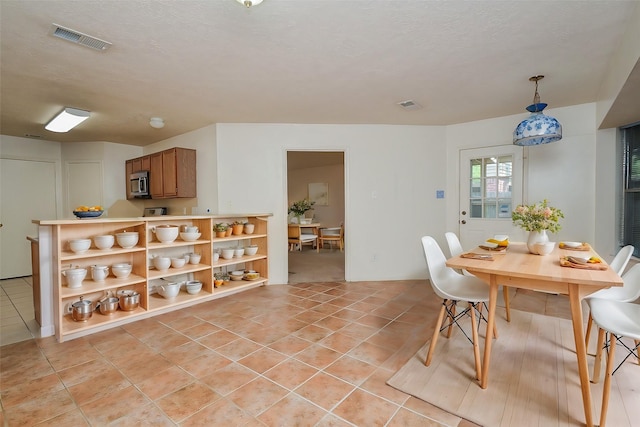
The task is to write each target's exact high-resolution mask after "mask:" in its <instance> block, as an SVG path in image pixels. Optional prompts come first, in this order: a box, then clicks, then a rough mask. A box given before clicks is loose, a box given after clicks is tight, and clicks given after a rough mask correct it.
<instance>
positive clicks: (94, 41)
mask: <svg viewBox="0 0 640 427" xmlns="http://www.w3.org/2000/svg"><path fill="white" fill-rule="evenodd" d="M50 34H51V35H52V36H54V37H58V38H61V39H63V40H66V41H69V42H71V43H76V44H80V45H82V46H86V47H90V48H91V49H96V50H100V51H103V50H107V49H108V48H109V47H111V43H109V42H107V41H104V40H100V39H98V38H95V37H92V36H89V35H87V34H83V33H81V32H79V31H76V30H72V29H70V28H65V27H62V26H60V25H58V24H52V25H51V31H50Z"/></svg>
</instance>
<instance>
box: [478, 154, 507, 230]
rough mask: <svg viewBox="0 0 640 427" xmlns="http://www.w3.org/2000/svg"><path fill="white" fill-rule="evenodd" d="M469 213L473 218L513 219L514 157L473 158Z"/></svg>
mask: <svg viewBox="0 0 640 427" xmlns="http://www.w3.org/2000/svg"><path fill="white" fill-rule="evenodd" d="M469 167H470V174H469V176H470V183H469V185H470V187H469V188H470V199H469V212H470V216H471V218H491V219H495V218H509V219H510V218H511V205H512V203H511V198H512V192H511V190H512V185H513V175H512V174H513V157H512V156H510V155H509V156H499V157H484V158H480V159H472V160H471V161H470V163H469Z"/></svg>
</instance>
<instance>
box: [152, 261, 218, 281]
mask: <svg viewBox="0 0 640 427" xmlns="http://www.w3.org/2000/svg"><path fill="white" fill-rule="evenodd" d="M209 269H211V266H210V265H206V264H186V265H185V266H184V267H181V268H173V267H171V268H169V269H167V270H164V271H157V270H155V269H150V270H149V275H148V276H149V277H148V278H149V280H154V279H162V278H163V277H171V276H177V275H179V274H187V273H194V272H196V271H204V270H209Z"/></svg>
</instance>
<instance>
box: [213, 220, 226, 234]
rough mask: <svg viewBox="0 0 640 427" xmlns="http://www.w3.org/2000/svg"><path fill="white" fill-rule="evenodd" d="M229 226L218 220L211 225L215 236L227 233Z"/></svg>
mask: <svg viewBox="0 0 640 427" xmlns="http://www.w3.org/2000/svg"><path fill="white" fill-rule="evenodd" d="M228 228H229V226H228V225H227V224H225V223H224V222H219V223H217V224H216V225H214V226H213V231H215V232H216V237H224V236H225V235H226V234H227V229H228Z"/></svg>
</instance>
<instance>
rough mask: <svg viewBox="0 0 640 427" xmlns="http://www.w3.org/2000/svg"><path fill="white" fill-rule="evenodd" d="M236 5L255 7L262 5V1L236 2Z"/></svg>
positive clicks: (238, 0)
mask: <svg viewBox="0 0 640 427" xmlns="http://www.w3.org/2000/svg"><path fill="white" fill-rule="evenodd" d="M236 1H237V2H238V3H240V4H242V5H245V6H246V7H247V8H249V7H251V6H257V5H259V4H260V3H262V0H236Z"/></svg>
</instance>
